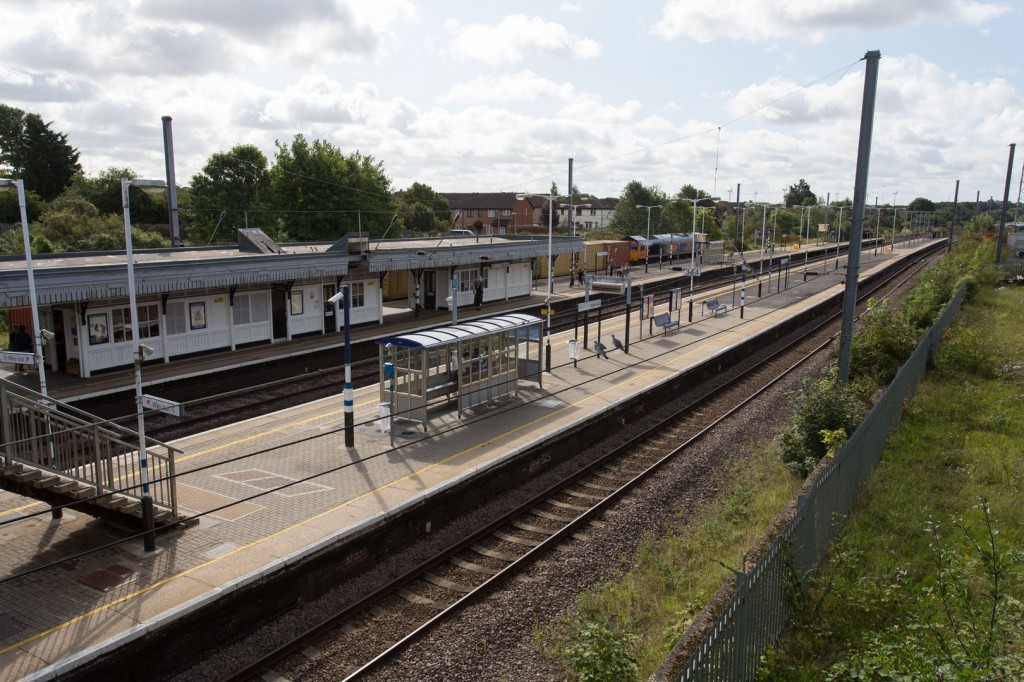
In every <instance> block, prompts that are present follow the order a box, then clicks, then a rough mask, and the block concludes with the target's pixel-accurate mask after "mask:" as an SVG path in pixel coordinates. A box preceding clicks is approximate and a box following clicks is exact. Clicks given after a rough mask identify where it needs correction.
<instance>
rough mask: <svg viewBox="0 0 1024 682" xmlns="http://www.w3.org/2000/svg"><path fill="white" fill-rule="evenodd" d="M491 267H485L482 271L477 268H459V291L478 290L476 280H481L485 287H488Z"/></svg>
mask: <svg viewBox="0 0 1024 682" xmlns="http://www.w3.org/2000/svg"><path fill="white" fill-rule="evenodd" d="M490 272H491V270H490V268H485V269H484V271H483V272H482V273H481V272H480V270H479V269H477V270H459V291H476V282H477V280H481V281H483V283H484V289H486V288H487V283H488V279H487V275H488V274H490Z"/></svg>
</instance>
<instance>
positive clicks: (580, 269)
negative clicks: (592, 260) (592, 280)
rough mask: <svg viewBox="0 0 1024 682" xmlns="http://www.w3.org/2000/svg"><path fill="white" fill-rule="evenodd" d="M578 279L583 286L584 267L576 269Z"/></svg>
mask: <svg viewBox="0 0 1024 682" xmlns="http://www.w3.org/2000/svg"><path fill="white" fill-rule="evenodd" d="M576 281H578V282H579V284H580V286H583V268H579V269H577V270H576Z"/></svg>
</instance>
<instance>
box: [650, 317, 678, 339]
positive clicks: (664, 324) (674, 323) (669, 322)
mask: <svg viewBox="0 0 1024 682" xmlns="http://www.w3.org/2000/svg"><path fill="white" fill-rule="evenodd" d="M651 320H652V321H653V322H654V324H655V325H657V326H659V327H661V329H662V331H664V333H666V334H668V330H669V329H672V328H673V327H675V328H676V329H678V328H679V320H673V319H672V317H671V316H670V315H669V314H668V313H660V314H658V315H655V316H654V317H653V318H651Z"/></svg>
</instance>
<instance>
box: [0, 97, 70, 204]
mask: <svg viewBox="0 0 1024 682" xmlns="http://www.w3.org/2000/svg"><path fill="white" fill-rule="evenodd" d="M50 125H51V124H50V123H44V122H43V119H42V118H40V116H39V115H38V114H26V113H25V112H24V111H22V110H21V109H15V108H14V107H9V106H6V105H3V104H0V164H2V165H4V166H7V167H9V168H10V169H11V171H12V173H13V175H14V176H15V177H18V178H22V179H23V180H24V181H25V189H26V190H28V189H31V190H33V191H35V192H36V193H37V194H38V195H39V196H40V198H42V199H43V200H44V201H52V200H53V199H55V198H57V197H58V196H59V195H60V193H61V192H63V191H64V188H65V187H67V186H68V185H69V184H71V180H72V179H73V178H74V177H75V175H77V174H79V173H81V172H82V167H81V165H80V164H79V163H78V150H77V149H75V148H74V147H72V146H71V145H70V144H68V138H67V135H65V134H64V133H59V132H57V131H54V130H51V129H50Z"/></svg>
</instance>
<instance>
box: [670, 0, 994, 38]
mask: <svg viewBox="0 0 1024 682" xmlns="http://www.w3.org/2000/svg"><path fill="white" fill-rule="evenodd" d="M1011 11H1012V8H1011V7H1010V6H1009V5H1008V4H1006V3H1001V2H972V1H970V0H903V1H902V2H892V0H858V1H857V2H851V1H850V0H730V2H721V0H667V2H666V3H665V6H664V7H663V8H662V14H661V19H660V20H659V21H658V23H657V24H656V25H655V26H654V33H655V34H657V35H661V36H663V37H665V38H668V39H672V38H677V37H680V36H685V37H687V38H690V39H692V40H696V41H697V42H702V43H704V42H709V41H711V40H714V39H716V38H720V37H726V38H733V39H736V40H743V41H751V42H770V41H774V40H777V39H779V38H800V39H802V40H811V41H815V42H817V41H821V40H822V39H823V38H824V36H825V34H826V33H827V32H828V31H831V30H837V31H841V30H849V29H851V28H854V29H862V30H877V29H879V28H884V27H890V26H907V25H911V24H917V23H921V22H925V21H942V22H966V23H968V24H971V25H979V24H982V23H984V22H986V21H989V20H991V19H994V18H996V17H999V16H1001V15H1003V14H1006V13H1008V12H1011Z"/></svg>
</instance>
